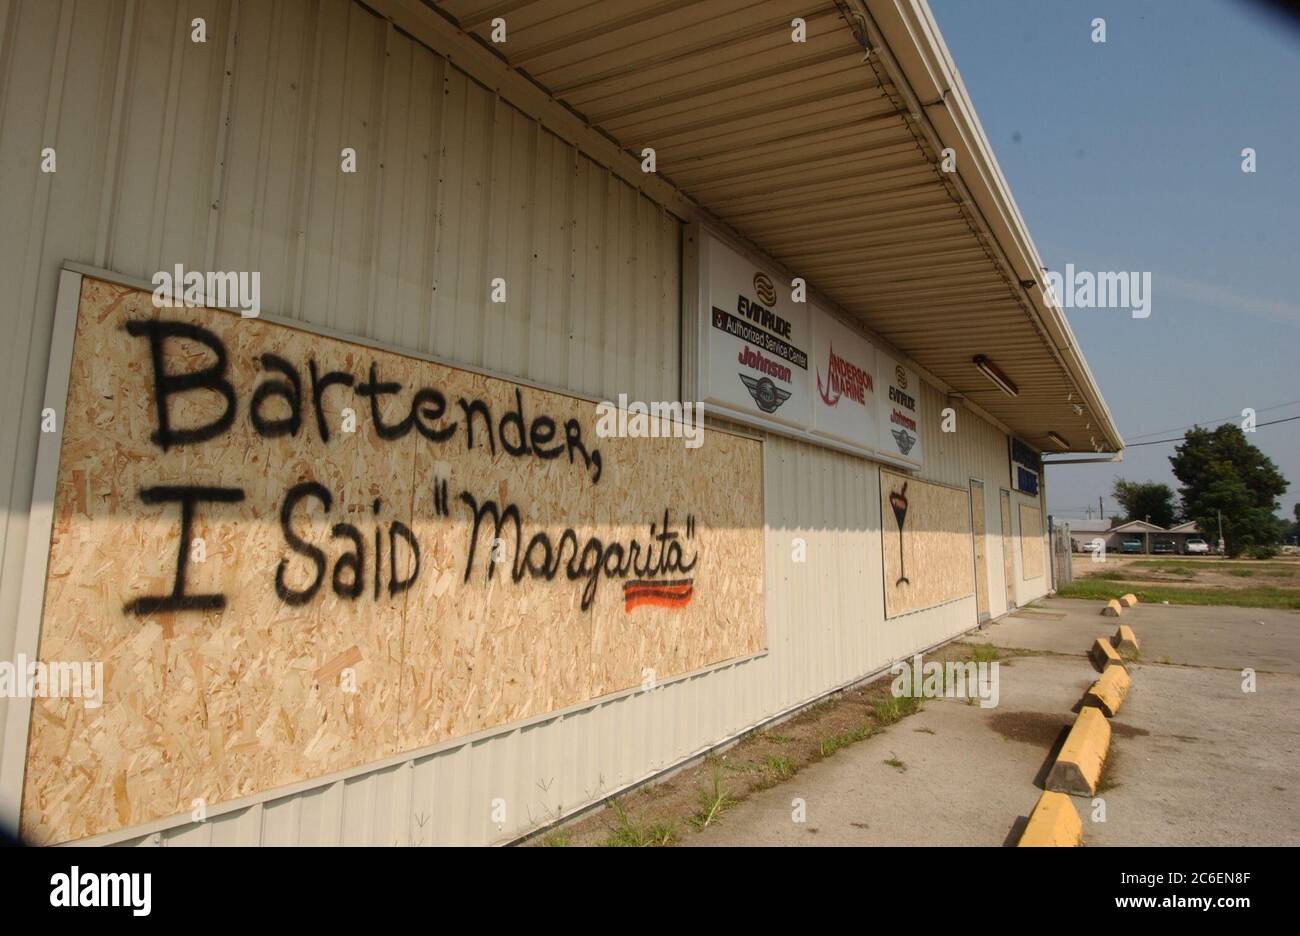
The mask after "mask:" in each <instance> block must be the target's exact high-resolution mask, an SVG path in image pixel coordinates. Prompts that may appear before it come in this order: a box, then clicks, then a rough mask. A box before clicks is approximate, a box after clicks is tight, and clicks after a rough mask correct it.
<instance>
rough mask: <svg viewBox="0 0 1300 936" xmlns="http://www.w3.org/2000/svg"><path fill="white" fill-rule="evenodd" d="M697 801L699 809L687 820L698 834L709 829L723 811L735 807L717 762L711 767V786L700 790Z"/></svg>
mask: <svg viewBox="0 0 1300 936" xmlns="http://www.w3.org/2000/svg"><path fill="white" fill-rule="evenodd" d="M697 800H698V802H699V804H700V806H699V808H698V809H697V810H695V812H694V813H692V814H691V816H690V818H689V819H687V820H686V821H687V822H689V823H690V824H691V828H693V829H694V830H695V831H696V832H702V831H703V830H704V829H707V828H708V827H709V825H710V824H712V823H713V821H714V820H715V819H717V818H718V816H720V815H722V812H723V810H725V809H727V807H729V806H734V805H735V800H733V799H732V798H731V794H730V793H729V792H728V790H727V785H726V784H725V783H723V782H722V768H721V765H719V764H718V762H717V761H714V762H713V763H711V764H710V765H709V784H708V786H705V787H701V788H700V791H699V794H698V796H697Z"/></svg>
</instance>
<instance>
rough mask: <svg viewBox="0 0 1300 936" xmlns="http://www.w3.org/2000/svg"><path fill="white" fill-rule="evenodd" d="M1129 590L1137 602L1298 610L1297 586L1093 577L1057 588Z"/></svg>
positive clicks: (1063, 593) (1106, 596) (1097, 596)
mask: <svg viewBox="0 0 1300 936" xmlns="http://www.w3.org/2000/svg"><path fill="white" fill-rule="evenodd" d="M1126 592H1132V593H1133V594H1135V595H1137V596H1138V599H1139V600H1140V601H1145V602H1147V603H1148V604H1160V603H1161V602H1164V601H1167V602H1169V603H1170V604H1178V605H1203V606H1206V605H1230V606H1232V607H1237V608H1283V609H1288V610H1296V609H1300V589H1297V588H1274V587H1269V586H1263V585H1261V586H1256V587H1254V588H1187V587H1183V586H1180V585H1175V586H1172V587H1161V586H1159V585H1151V584H1149V583H1145V582H1123V581H1121V582H1109V581H1100V582H1099V581H1097V580H1096V579H1095V578H1086V579H1076V580H1075V581H1073V582H1071V583H1070V584H1069V585H1064V586H1062V587H1061V588H1059V589H1058V590H1057V595H1058V596H1059V597H1061V598H1087V599H1092V600H1095V601H1109V600H1110V599H1111V598H1118V597H1120V596H1121V595H1123V594H1125V593H1126Z"/></svg>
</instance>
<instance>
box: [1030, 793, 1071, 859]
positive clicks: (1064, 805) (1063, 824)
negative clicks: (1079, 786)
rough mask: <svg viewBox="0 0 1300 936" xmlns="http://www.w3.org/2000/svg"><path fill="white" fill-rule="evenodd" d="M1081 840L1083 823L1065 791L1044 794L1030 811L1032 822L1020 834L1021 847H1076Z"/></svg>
mask: <svg viewBox="0 0 1300 936" xmlns="http://www.w3.org/2000/svg"><path fill="white" fill-rule="evenodd" d="M1082 840H1083V823H1082V822H1080V821H1079V814H1078V813H1077V812H1075V810H1074V804H1073V803H1071V802H1070V798H1069V797H1068V796H1066V795H1065V794H1064V793H1044V794H1043V795H1042V796H1040V797H1038V802H1037V803H1036V804H1035V805H1034V811H1033V812H1032V813H1030V814H1029V824H1028V825H1026V826H1025V831H1024V832H1023V833H1022V834H1021V836H1020V843H1019V847H1021V848H1035V847H1043V846H1056V847H1058V848H1061V847H1064V848H1073V847H1075V846H1076V845H1078V844H1079V842H1080V841H1082Z"/></svg>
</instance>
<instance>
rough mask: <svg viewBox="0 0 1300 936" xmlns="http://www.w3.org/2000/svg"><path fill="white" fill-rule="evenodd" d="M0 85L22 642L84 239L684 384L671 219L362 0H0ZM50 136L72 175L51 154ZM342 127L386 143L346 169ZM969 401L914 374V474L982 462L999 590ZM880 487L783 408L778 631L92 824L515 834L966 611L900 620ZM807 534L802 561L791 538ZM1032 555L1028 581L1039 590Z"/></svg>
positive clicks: (574, 376)
mask: <svg viewBox="0 0 1300 936" xmlns="http://www.w3.org/2000/svg"><path fill="white" fill-rule="evenodd" d="M194 17H204V18H205V19H206V20H207V23H208V30H209V37H210V38H209V41H208V42H207V43H206V44H194V43H192V42H191V41H190V30H191V25H190V24H191V21H192V19H193V18H194ZM0 81H2V82H3V91H0V166H3V167H4V172H3V173H2V174H0V202H3V204H4V205H5V209H6V216H7V217H8V218H9V223H7V224H6V225H5V226H4V227H3V228H0V280H2V281H3V282H4V283H5V284H6V285H7V286H8V287H9V288H8V289H6V290H5V291H4V299H3V302H4V303H5V306H4V309H3V315H2V316H0V321H2V322H3V323H4V327H5V332H6V336H7V338H8V340H7V341H6V342H5V349H4V352H3V354H4V368H3V371H4V377H3V379H4V380H5V381H6V382H7V388H6V389H7V392H8V397H9V399H10V400H11V401H21V405H11V406H8V407H5V408H4V410H3V412H0V451H2V452H4V453H5V458H4V459H3V461H0V481H2V482H3V485H4V491H5V494H6V497H7V503H6V509H5V512H4V517H3V523H4V527H3V534H2V536H0V549H2V550H3V553H2V554H0V652H2V653H4V654H6V655H9V656H12V651H13V649H14V647H13V644H14V639H15V620H16V608H17V601H18V597H17V596H18V585H19V578H20V573H21V569H22V557H23V555H24V552H25V550H26V548H27V542H26V540H27V535H26V516H27V512H28V510H29V508H30V496H31V490H32V483H33V471H34V463H35V449H36V439H37V436H38V431H39V429H38V426H39V421H40V414H41V406H42V404H41V400H42V394H43V391H44V385H45V362H46V360H47V357H48V354H49V347H50V341H51V335H50V331H51V327H52V322H53V308H54V301H55V290H56V288H57V283H58V270H59V268H60V266H61V264H62V263H63V262H64V261H65V260H71V261H77V262H80V263H84V264H87V265H90V266H94V267H98V268H103V269H107V270H111V271H115V272H117V273H120V274H123V275H124V276H128V277H134V278H137V279H148V277H149V276H150V275H151V273H152V272H153V271H154V270H157V269H160V268H163V267H166V266H169V265H171V264H173V263H176V262H180V263H183V264H185V265H186V266H187V267H191V268H196V269H204V268H206V269H249V270H260V271H261V273H262V282H263V296H262V301H263V304H264V306H265V308H267V309H268V310H271V311H274V312H276V313H278V314H281V315H285V316H290V317H294V318H299V319H302V320H304V321H308V322H312V323H315V324H319V325H323V326H327V327H330V328H334V329H338V330H340V331H344V332H348V333H353V334H357V335H361V336H365V337H367V338H372V339H376V340H381V341H384V342H387V343H391V344H393V345H398V346H402V347H407V348H410V349H413V350H416V351H421V352H427V353H430V354H435V355H438V356H440V357H443V358H445V359H447V360H450V361H454V362H461V363H465V364H469V365H473V366H478V367H483V368H487V369H491V370H493V371H496V372H500V373H502V374H506V375H513V376H517V377H520V378H523V379H527V380H531V381H535V382H537V383H540V384H545V385H550V386H554V387H557V388H562V389H567V390H571V391H576V392H580V393H583V394H589V395H595V396H614V395H616V394H617V393H619V392H626V393H629V394H631V395H634V396H637V397H639V398H641V399H673V398H675V397H676V396H677V394H678V392H679V386H680V379H681V374H680V355H679V345H680V338H681V336H680V305H681V296H682V260H681V258H682V243H683V238H684V237H685V236H686V232H687V231H688V230H689V229H688V228H687V227H686V226H685V225H684V222H683V219H681V218H679V217H678V216H676V215H675V214H674V213H673V211H672V210H671V209H672V206H671V205H665V204H663V203H662V202H660V201H656V200H655V199H654V198H652V197H650V196H649V195H647V194H645V193H644V192H641V191H638V190H637V189H636V188H634V187H633V186H632V185H631V184H629V183H628V181H626V180H625V178H623V177H622V176H621V175H620V174H619V173H617V172H615V171H612V170H611V169H609V168H607V167H605V166H604V165H602V164H601V163H599V162H597V161H596V160H594V159H593V158H592V157H591V156H590V155H588V154H587V153H585V152H584V151H583V148H581V147H579V146H577V145H575V144H574V143H572V142H571V141H569V140H566V139H563V138H561V137H560V136H558V135H556V133H554V132H552V131H551V130H550V129H548V128H546V127H544V126H542V125H541V124H540V123H539V122H538V121H537V120H535V119H533V118H532V117H531V116H528V115H527V114H525V113H524V112H522V111H521V110H520V109H518V108H517V107H515V106H514V104H513V103H512V102H511V101H509V100H506V99H505V98H504V97H503V96H502V95H500V94H498V93H496V92H494V91H492V90H489V89H488V88H487V87H485V86H484V85H482V84H480V83H479V82H477V81H476V80H474V79H473V78H471V77H469V76H468V75H467V74H465V72H463V71H461V70H460V69H459V68H457V67H456V66H455V65H454V64H452V63H451V62H449V61H448V60H447V59H446V58H444V57H443V56H441V55H439V54H435V53H434V52H433V51H431V50H430V49H429V48H426V47H425V46H424V45H422V44H421V43H420V42H418V41H416V40H415V39H414V38H413V37H412V36H410V35H408V34H406V33H404V32H403V31H401V30H399V29H397V28H396V27H395V26H394V25H393V23H392V22H390V21H388V20H386V19H383V18H381V17H379V16H377V15H376V14H375V13H373V12H372V11H370V10H369V9H367V8H366V7H363V6H362V5H360V4H358V3H355V2H351V0H321V2H317V0H276V2H267V3H253V2H248V0H242V2H241V0H190V2H179V3H178V2H169V0H112V2H98V0H57V2H47V3H39V2H14V0H8V2H0ZM44 147H52V148H54V150H55V152H56V154H57V172H55V173H53V174H39V175H36V177H35V180H34V181H33V173H32V172H31V170H30V166H31V165H32V164H33V158H34V157H33V154H35V153H39V152H40V151H41V150H42V148H44ZM345 147H352V148H354V149H355V150H356V152H357V157H358V159H359V160H360V161H361V162H362V163H363V164H369V165H370V167H371V168H372V169H373V171H367V172H363V173H358V174H357V175H356V176H355V177H353V178H348V177H345V176H343V175H341V174H340V172H339V161H340V153H341V151H342V150H343V149H344V148H345ZM830 272H831V271H829V270H828V271H827V275H828V277H829V276H830ZM494 276H502V277H505V278H506V280H507V281H508V283H509V284H510V288H511V290H512V296H511V301H509V302H508V303H507V304H505V305H504V306H503V305H500V304H494V303H491V302H490V301H489V299H488V289H489V283H490V280H491V278H492V277H494ZM950 405H953V403H952V402H951V401H950V400H949V399H948V398H947V397H946V395H945V393H944V391H943V390H941V389H938V388H936V387H935V386H932V385H928V384H927V385H926V386H925V388H924V392H923V394H922V406H923V408H924V415H925V421H924V439H923V442H924V446H925V450H926V452H927V458H926V466H925V468H924V469H923V470H922V471H921V472H920V475H921V477H924V478H927V479H931V480H935V481H941V482H945V483H948V484H952V485H957V486H961V487H963V488H965V487H967V485H968V484H969V482H970V480H971V479H976V480H980V481H982V482H983V484H984V488H983V490H984V496H985V515H986V517H988V518H989V519H988V544H987V545H988V548H987V549H986V553H985V558H986V564H987V570H986V571H987V580H988V582H989V592H990V603H991V607H990V610H991V613H992V614H993V615H994V616H997V615H998V614H1001V613H1003V612H1004V611H1005V610H1007V606H1006V602H1005V598H1004V595H1005V594H1006V591H1005V584H1006V583H1005V582H1004V575H1003V565H1002V543H1001V536H1002V535H1004V533H1005V532H1010V531H1002V530H1001V529H1000V523H999V521H998V519H997V518H998V516H999V500H998V499H999V491H1000V489H1004V488H1006V487H1007V486H1008V477H1007V474H1008V467H1007V436H1006V434H1005V433H1004V432H1003V431H1002V430H1001V429H999V428H997V427H995V426H994V425H992V424H991V423H990V422H988V421H986V420H984V419H981V418H980V417H979V416H978V415H976V414H974V413H972V412H970V411H967V410H965V409H962V408H961V407H960V406H958V418H959V420H961V428H960V431H958V432H956V433H944V432H941V431H940V422H941V419H940V411H941V410H942V409H943V408H945V407H947V406H950ZM879 484H880V479H879V468H878V466H877V465H876V464H875V463H873V462H870V461H866V460H863V459H860V458H856V457H853V456H850V455H847V454H842V453H838V452H835V451H831V450H829V449H824V448H819V447H816V446H813V445H809V444H806V443H802V442H796V441H792V440H788V439H785V438H782V437H780V436H776V435H766V436H764V497H765V505H766V507H765V522H766V530H767V535H766V556H765V563H766V569H765V573H766V575H765V581H766V586H765V587H766V614H767V617H766V624H767V640H768V653H767V654H766V655H764V656H762V657H760V658H757V659H753V660H749V661H745V662H741V663H737V664H734V665H729V666H723V667H721V668H719V669H717V670H714V671H711V672H708V673H705V674H701V675H697V676H693V677H689V678H686V679H683V680H680V681H677V682H674V683H671V684H669V685H666V686H662V687H660V688H658V689H655V690H654V691H652V692H645V693H631V694H625V695H622V696H619V697H617V698H614V699H611V700H607V701H602V702H597V703H594V704H590V705H585V706H581V707H578V708H576V709H574V710H572V711H567V712H564V713H560V714H558V715H549V716H546V717H543V718H539V719H535V720H532V721H530V722H528V723H525V724H523V725H519V726H515V727H512V728H508V729H505V730H502V731H497V732H491V733H488V734H486V735H484V736H481V737H474V738H471V739H467V740H461V741H457V742H455V743H453V744H451V745H445V746H443V747H441V748H439V749H437V750H432V751H429V752H427V753H421V754H419V755H418V756H405V757H402V758H400V759H398V760H396V761H394V762H391V763H385V764H382V765H376V766H372V767H369V768H367V769H366V770H365V771H363V772H357V773H354V774H352V775H349V776H345V777H338V778H326V779H324V780H319V781H311V782H308V783H303V784H299V785H297V786H295V787H292V788H288V789H285V790H277V791H274V792H273V794H271V795H266V796H261V797H258V798H257V799H256V801H244V802H240V801H236V802H234V803H230V804H223V806H221V807H220V808H219V809H217V810H214V811H213V815H212V816H211V817H210V818H209V819H208V820H207V821H206V822H203V823H190V822H189V821H188V817H186V816H181V817H176V818H174V819H172V820H167V821H160V822H157V823H153V824H151V825H149V826H146V827H138V828H135V829H131V830H127V831H126V832H123V833H121V834H113V835H110V836H105V837H103V840H104V841H126V842H138V843H142V844H172V843H174V844H259V843H260V844H363V843H364V844H403V845H404V844H432V843H434V842H438V843H450V844H456V843H490V842H500V841H507V840H510V839H512V838H515V837H517V836H519V835H521V834H524V833H526V832H527V831H529V830H530V829H533V828H536V827H538V826H539V825H542V824H545V823H547V822H550V821H553V820H555V819H557V818H559V817H561V816H563V815H566V814H569V813H571V812H573V811H574V810H577V809H579V808H581V807H583V806H585V805H588V804H590V803H592V802H595V801H598V800H599V799H601V798H603V797H605V796H608V795H610V794H611V793H613V792H615V791H617V790H619V789H621V788H624V787H626V786H628V785H631V784H635V783H637V782H640V781H642V780H644V779H646V778H647V777H651V776H653V775H654V774H656V773H657V772H659V771H662V770H665V769H667V768H670V767H672V766H673V765H675V764H678V763H680V762H682V761H683V760H685V759H687V758H689V757H691V756H693V755H696V754H699V753H701V752H704V751H706V750H708V749H709V748H711V747H713V746H715V745H716V744H718V743H720V742H722V741H724V740H725V739H728V738H731V737H734V736H735V735H737V734H739V733H742V732H743V731H745V730H746V729H748V728H751V727H753V726H755V725H758V724H761V723H763V722H764V721H767V720H769V719H771V718H773V717H776V716H778V715H780V714H782V713H784V712H786V711H789V710H791V709H794V708H797V707H799V706H800V705H802V704H805V703H806V702H808V701H809V700H811V699H814V698H816V697H818V696H820V695H823V694H825V693H827V692H829V691H831V690H833V689H835V688H836V687H839V686H842V685H845V684H848V683H852V682H853V681H855V680H857V679H860V678H862V677H863V676H865V675H867V674H869V673H872V672H874V671H877V670H880V669H881V668H883V667H885V666H887V665H888V664H889V663H890V662H891V661H893V660H895V659H898V658H900V657H903V656H905V655H907V654H909V653H911V652H913V651H915V650H919V649H921V648H924V647H928V646H930V645H933V644H935V643H938V642H941V641H943V640H946V639H948V638H951V637H953V636H955V635H957V634H959V633H961V632H963V631H965V630H968V629H970V628H971V627H973V626H975V624H976V612H975V601H974V598H967V599H961V600H958V601H955V602H951V603H949V604H947V605H943V606H941V607H938V608H933V609H930V610H927V611H921V612H916V613H914V614H911V615H907V616H905V617H902V618H896V619H892V620H885V619H884V616H883V591H882V587H881V581H880V568H881V561H882V560H881V545H880V535H881V533H880V531H881V518H880V511H879V503H880V500H879V494H880V491H879ZM1017 500H1027V499H1026V498H1023V497H1022V496H1021V495H1018V494H1017V495H1013V502H1014V501H1017ZM1012 513H1013V516H1014V515H1015V514H1016V511H1014V510H1013V511H1012ZM1017 522H1018V521H1017ZM1038 534H1039V535H1040V536H1043V535H1044V533H1043V531H1038ZM796 537H799V538H803V539H804V540H805V541H806V543H807V551H808V555H809V560H810V561H808V562H806V563H802V564H794V563H791V562H789V561H788V557H789V556H790V553H791V549H792V543H793V540H794V539H795V538H796ZM1044 540H1045V536H1044ZM1019 568H1020V567H1019V556H1018V553H1017V554H1015V569H1016V573H1015V577H1016V579H1017V581H1016V582H1015V583H1014V587H1015V589H1016V594H1017V595H1018V596H1019V600H1020V602H1021V603H1023V602H1025V601H1028V600H1030V599H1032V598H1034V597H1037V596H1039V595H1041V594H1043V593H1045V592H1046V590H1047V588H1048V584H1047V579H1045V578H1041V579H1037V580H1035V581H1032V582H1026V581H1024V580H1023V579H1022V578H1021V577H1020V571H1019ZM14 704H15V703H14V702H11V701H8V700H2V699H0V730H3V725H4V724H5V723H6V722H8V721H10V719H9V718H6V717H3V716H5V715H8V714H9V712H8V706H11V705H14ZM0 743H3V744H4V746H5V748H6V749H7V750H9V751H12V750H14V748H15V744H16V743H17V742H16V741H15V740H14V739H12V738H10V739H5V738H3V737H0ZM498 798H499V799H502V800H504V801H505V802H506V804H507V817H508V818H507V821H506V822H505V823H501V824H498V823H495V822H493V821H492V818H491V814H492V809H491V804H492V801H493V800H495V799H498Z"/></svg>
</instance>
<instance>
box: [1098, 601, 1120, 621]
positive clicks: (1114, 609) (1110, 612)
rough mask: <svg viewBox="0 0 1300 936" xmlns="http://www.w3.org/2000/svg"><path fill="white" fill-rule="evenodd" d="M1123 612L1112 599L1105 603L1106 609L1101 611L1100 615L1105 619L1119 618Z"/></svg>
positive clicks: (1118, 604)
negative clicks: (1104, 616)
mask: <svg viewBox="0 0 1300 936" xmlns="http://www.w3.org/2000/svg"><path fill="white" fill-rule="evenodd" d="M1123 611H1124V609H1123V607H1122V606H1121V605H1120V603H1119V602H1118V601H1116V600H1115V599H1114V598H1112V599H1111V600H1110V601H1108V602H1106V607H1104V608H1102V609H1101V613H1102V614H1104V615H1106V617H1119V616H1120V615H1121V614H1122V613H1123Z"/></svg>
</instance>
